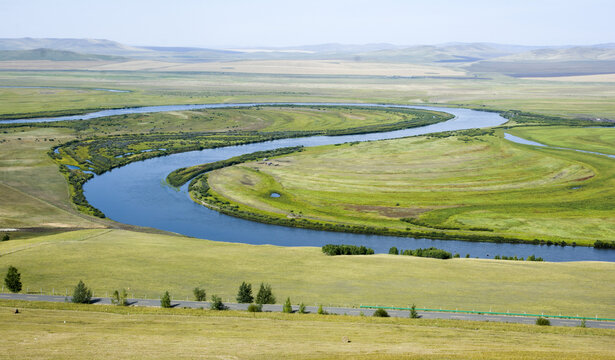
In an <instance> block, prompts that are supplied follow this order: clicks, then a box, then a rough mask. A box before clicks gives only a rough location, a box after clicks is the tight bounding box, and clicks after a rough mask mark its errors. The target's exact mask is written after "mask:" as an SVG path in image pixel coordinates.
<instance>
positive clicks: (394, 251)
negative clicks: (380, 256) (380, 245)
mask: <svg viewBox="0 0 615 360" xmlns="http://www.w3.org/2000/svg"><path fill="white" fill-rule="evenodd" d="M389 254H391V255H399V250H397V247H395V246H393V247H392V248H390V249H389Z"/></svg>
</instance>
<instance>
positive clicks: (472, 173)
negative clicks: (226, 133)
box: [195, 128, 615, 245]
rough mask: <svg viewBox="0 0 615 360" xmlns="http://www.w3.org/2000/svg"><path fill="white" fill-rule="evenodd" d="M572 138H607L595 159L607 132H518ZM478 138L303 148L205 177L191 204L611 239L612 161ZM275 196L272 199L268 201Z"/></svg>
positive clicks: (335, 219)
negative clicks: (206, 189) (203, 190)
mask: <svg viewBox="0 0 615 360" xmlns="http://www.w3.org/2000/svg"><path fill="white" fill-rule="evenodd" d="M577 130H579V131H580V132H581V133H582V134H586V138H593V137H602V138H604V141H603V142H601V143H596V144H594V145H593V147H592V148H596V147H598V148H600V149H603V150H604V149H605V147H606V148H608V147H609V143H608V140H609V136H611V135H612V133H614V130H613V129H595V128H594V129H587V128H586V129H577V128H574V129H573V128H555V129H553V130H551V128H543V129H540V128H525V129H522V130H519V133H520V134H534V135H533V138H534V139H536V140H537V141H541V137H542V136H543V134H549V135H550V136H551V138H550V139H555V138H557V137H558V136H559V137H561V138H566V139H568V142H566V143H565V144H567V145H568V146H574V145H575V141H574V140H570V138H569V137H565V134H567V133H573V132H574V131H577ZM477 134H478V135H477V136H472V135H458V136H450V137H440V136H438V137H435V138H434V137H416V138H407V139H397V140H388V141H379V142H370V143H360V144H344V145H339V146H322V147H316V148H309V149H305V151H303V152H301V153H296V154H292V155H287V156H282V157H278V158H275V159H273V160H270V161H269V162H266V163H265V162H251V163H245V164H242V165H235V166H233V167H230V168H225V169H221V170H216V171H214V172H212V173H210V174H208V179H207V181H208V186H209V187H210V191H209V193H208V195H209V196H208V197H202V196H199V195H196V194H195V196H196V197H197V198H199V199H201V200H202V201H204V202H206V203H209V204H213V205H214V206H218V207H222V208H223V209H224V210H225V211H226V212H229V213H236V214H238V215H239V216H244V215H243V214H246V213H254V214H256V215H262V216H263V217H262V219H264V221H267V218H271V219H272V220H271V221H272V222H276V221H277V222H282V223H289V224H288V225H293V224H296V225H297V226H306V227H317V226H316V225H313V226H312V225H309V224H310V223H315V222H320V223H323V224H327V223H329V224H331V223H332V224H334V225H335V224H339V225H343V226H354V227H356V226H369V227H373V228H374V229H375V230H374V232H378V229H380V228H383V229H385V230H386V229H390V230H391V231H396V232H400V233H401V234H403V233H404V232H407V233H408V235H419V236H421V235H422V236H432V237H433V236H434V235H433V233H434V232H435V233H436V236H435V237H438V235H437V233H440V234H442V235H441V237H443V238H445V237H446V236H454V235H459V236H460V237H468V238H469V239H472V238H473V237H474V238H475V239H476V240H487V241H489V240H490V239H500V238H502V239H503V241H506V239H512V240H514V239H519V240H525V241H534V240H535V239H538V240H542V241H552V242H561V241H565V242H566V243H567V244H568V245H570V244H571V243H573V242H574V243H576V244H578V245H591V244H592V243H593V241H594V240H611V239H613V236H614V234H615V222H614V221H613V219H614V218H615V208H613V206H612V204H613V203H614V201H613V199H615V193H613V184H614V181H615V173H614V170H613V169H614V168H613V162H612V161H613V160H612V159H609V158H606V157H601V156H595V155H588V154H582V153H578V152H571V151H562V150H552V149H535V148H532V147H528V146H525V145H519V144H514V143H512V142H509V141H507V140H504V139H503V137H502V133H501V132H496V133H493V134H489V133H483V134H481V133H477ZM599 134H605V135H599ZM549 141H551V142H554V143H557V140H549ZM560 143H561V142H560ZM560 143H557V144H560ZM600 144H601V145H600ZM583 146H584V145H583V143H581V144H579V147H583ZM605 151H614V149H613V147H612V145H611V146H610V150H609V149H607V150H605ZM270 163H272V164H273V165H275V166H271V164H270ZM273 192H276V193H278V194H280V195H281V196H280V197H277V198H272V197H271V196H270V194H271V193H273ZM225 201H228V202H229V203H230V205H229V204H224V202H225ZM245 216H247V215H245ZM276 219H279V220H276ZM289 219H294V220H292V221H289ZM261 221H262V220H261ZM323 226H325V225H323ZM340 230H341V231H343V230H344V229H343V227H340ZM383 231H384V230H383ZM385 233H386V232H385ZM502 239H500V240H502ZM500 240H497V241H500Z"/></svg>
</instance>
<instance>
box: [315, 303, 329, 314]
mask: <svg viewBox="0 0 615 360" xmlns="http://www.w3.org/2000/svg"><path fill="white" fill-rule="evenodd" d="M328 314H329V313H328V312H327V311H326V310H325V309H323V308H322V304H320V305H318V315H328Z"/></svg>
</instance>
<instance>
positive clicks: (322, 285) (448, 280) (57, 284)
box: [0, 229, 615, 318]
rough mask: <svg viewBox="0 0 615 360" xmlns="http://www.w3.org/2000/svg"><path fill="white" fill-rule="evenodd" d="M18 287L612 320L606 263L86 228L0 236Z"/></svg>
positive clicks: (614, 292) (610, 270)
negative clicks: (357, 249)
mask: <svg viewBox="0 0 615 360" xmlns="http://www.w3.org/2000/svg"><path fill="white" fill-rule="evenodd" d="M9 265H13V266H15V267H17V268H18V269H19V271H20V272H21V274H22V281H23V291H24V292H27V291H29V292H34V293H37V292H40V290H41V289H42V290H43V292H44V293H48V294H51V293H52V291H55V294H56V295H57V294H65V293H66V292H67V291H68V293H69V295H70V291H71V289H72V288H74V286H75V285H76V284H77V282H78V281H79V280H80V279H81V280H83V281H84V282H85V283H86V285H88V286H89V287H91V288H92V289H93V291H94V295H95V296H106V295H107V294H111V293H112V292H113V290H115V289H121V288H126V289H127V290H128V292H129V294H130V296H132V297H139V298H143V297H146V298H149V299H151V298H160V296H161V294H162V293H163V292H164V291H166V290H168V291H169V292H170V293H171V295H172V296H173V297H174V298H177V299H186V298H189V299H192V289H194V288H195V287H197V286H198V287H201V288H205V289H206V291H207V294H208V297H209V296H211V295H212V294H217V295H219V296H221V297H222V299H223V300H224V301H228V300H231V301H232V300H233V299H234V298H235V296H236V294H237V289H238V288H239V285H240V284H241V282H242V281H247V282H249V283H252V284H253V288H254V287H255V288H258V286H259V284H260V283H261V282H267V283H270V284H271V286H272V288H273V292H274V294H275V296H276V297H277V300H278V303H282V302H283V301H284V300H285V299H286V297H290V298H291V301H292V302H293V303H294V304H298V303H300V302H304V303H305V304H308V305H315V304H325V305H329V304H333V305H340V306H359V305H362V304H363V305H383V306H404V307H407V306H409V305H411V304H413V303H414V304H416V306H417V307H420V308H443V309H460V310H461V309H464V310H482V311H489V310H492V311H500V312H517V313H523V312H527V313H538V314H540V313H545V314H554V315H558V314H566V315H577V314H578V315H580V316H590V317H594V316H596V315H597V316H598V317H605V318H615V302H614V301H615V284H614V283H613V282H612V281H609V279H612V278H613V277H614V276H615V264H613V263H609V262H569V263H550V262H526V261H519V262H517V261H497V260H485V259H464V258H462V259H451V260H438V259H429V258H418V257H411V256H395V255H385V254H381V255H370V256H334V257H330V256H326V255H324V254H323V253H322V252H321V250H320V249H319V248H316V247H290V248H289V247H277V246H268V245H263V246H255V245H246V244H232V243H223V242H214V241H208V240H201V239H194V238H188V237H181V236H175V235H164V234H146V233H141V232H133V231H126V230H112V229H98V230H96V229H93V230H79V231H72V232H65V233H62V234H54V235H47V236H38V237H33V238H30V239H21V240H10V241H6V242H0V271H2V272H5V271H6V268H8V266H9Z"/></svg>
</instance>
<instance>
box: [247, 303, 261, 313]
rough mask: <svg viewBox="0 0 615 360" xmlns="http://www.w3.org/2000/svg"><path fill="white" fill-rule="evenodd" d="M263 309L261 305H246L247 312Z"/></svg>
mask: <svg viewBox="0 0 615 360" xmlns="http://www.w3.org/2000/svg"><path fill="white" fill-rule="evenodd" d="M261 311H263V305H257V304H250V305H248V312H252V313H254V312H261Z"/></svg>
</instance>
